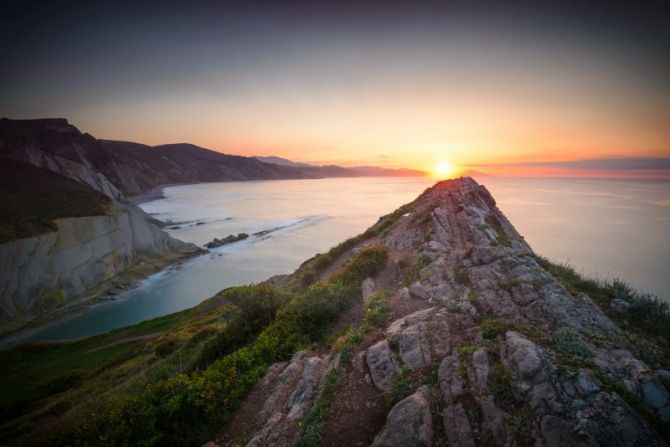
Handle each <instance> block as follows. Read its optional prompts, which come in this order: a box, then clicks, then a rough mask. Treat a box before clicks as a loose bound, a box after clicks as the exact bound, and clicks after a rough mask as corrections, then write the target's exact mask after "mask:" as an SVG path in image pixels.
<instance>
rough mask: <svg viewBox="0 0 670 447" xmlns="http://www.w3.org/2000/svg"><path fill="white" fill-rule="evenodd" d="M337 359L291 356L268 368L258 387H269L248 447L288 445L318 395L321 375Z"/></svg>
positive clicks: (314, 355)
mask: <svg viewBox="0 0 670 447" xmlns="http://www.w3.org/2000/svg"><path fill="white" fill-rule="evenodd" d="M337 362H338V359H337V358H336V359H333V360H332V361H331V359H330V358H329V357H326V358H321V357H319V356H318V355H316V354H313V353H311V352H308V351H300V352H297V353H295V354H294V355H293V357H292V358H291V361H290V362H288V364H286V363H277V364H274V365H272V366H271V367H270V368H269V370H268V372H267V373H266V375H265V377H264V378H263V379H262V381H261V384H262V386H263V388H266V389H267V388H270V389H271V391H270V393H269V394H268V396H267V398H266V399H265V402H264V403H263V407H262V409H261V410H260V411H259V412H258V414H257V416H256V425H257V426H258V427H260V429H259V430H258V431H256V432H255V433H254V434H253V436H252V438H251V440H250V441H249V443H248V444H247V446H248V447H260V446H265V445H277V446H290V445H292V443H293V440H294V437H295V434H296V433H297V431H298V427H299V423H300V421H301V420H302V418H303V417H304V416H305V414H306V412H307V411H308V410H309V408H310V407H311V405H312V403H313V402H314V400H315V399H316V396H317V395H318V390H319V387H320V386H321V382H322V380H323V377H324V375H325V374H326V372H327V371H328V369H329V368H330V367H334V366H336V365H337Z"/></svg>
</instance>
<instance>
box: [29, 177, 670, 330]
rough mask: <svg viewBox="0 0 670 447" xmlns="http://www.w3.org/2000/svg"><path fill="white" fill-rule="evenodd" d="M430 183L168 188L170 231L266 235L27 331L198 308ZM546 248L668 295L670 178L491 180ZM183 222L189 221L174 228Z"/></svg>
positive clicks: (337, 237) (94, 326) (323, 246)
mask: <svg viewBox="0 0 670 447" xmlns="http://www.w3.org/2000/svg"><path fill="white" fill-rule="evenodd" d="M432 183H433V180H432V179H427V178H357V179H320V180H281V181H254V182H234V183H210V184H200V185H189V186H178V187H170V188H166V190H165V192H164V194H165V196H166V197H165V199H161V200H157V201H153V202H148V203H145V204H143V205H142V208H144V209H145V210H146V211H147V212H149V213H151V214H153V215H154V216H155V217H157V218H159V219H162V220H169V221H172V222H176V224H175V225H173V226H172V227H171V228H173V229H169V230H168V231H169V232H170V233H171V234H172V235H173V236H175V237H177V238H180V239H182V240H186V241H190V242H194V243H196V244H199V245H202V244H204V243H206V242H209V241H211V240H212V239H214V238H215V237H218V238H221V237H225V236H227V235H228V234H231V233H235V234H236V233H239V232H245V233H249V234H252V233H258V232H263V234H262V235H258V236H252V237H251V238H249V239H247V240H245V241H242V242H239V243H236V244H232V245H228V246H224V247H220V248H217V249H214V250H212V251H211V253H208V254H205V255H202V256H199V257H197V258H194V259H191V260H188V261H186V262H184V263H181V264H178V265H176V266H173V267H170V268H168V269H166V270H164V271H162V272H159V273H157V274H155V275H152V276H151V277H149V278H148V279H147V280H145V281H144V282H143V283H142V284H141V285H140V286H139V287H137V288H135V289H133V290H131V291H129V292H127V293H126V294H125V295H123V296H122V297H120V299H118V300H117V301H113V302H105V303H102V304H99V305H95V306H92V307H91V308H90V309H89V310H87V311H86V312H85V313H83V314H81V315H77V316H74V317H72V318H68V319H66V320H62V321H59V322H56V323H54V324H51V325H49V326H48V327H43V328H40V329H38V330H35V331H33V332H31V333H24V334H22V335H21V337H22V338H24V339H61V338H74V337H81V336H86V335H91V334H95V333H99V332H104V331H108V330H111V329H115V328H119V327H123V326H127V325H130V324H134V323H138V322H140V321H143V320H146V319H149V318H154V317H158V316H161V315H165V314H168V313H172V312H176V311H179V310H182V309H186V308H189V307H192V306H194V305H196V304H198V303H200V302H201V301H202V300H204V299H206V298H208V297H210V296H212V295H213V294H215V293H216V292H218V291H220V290H221V289H223V288H226V287H229V286H233V285H240V284H247V283H253V282H258V281H262V280H265V279H267V278H268V277H270V276H272V275H276V274H283V273H290V272H292V271H293V270H295V268H296V267H298V266H299V265H300V264H301V263H302V262H303V261H304V260H306V259H307V258H309V257H311V256H313V255H314V254H316V253H319V252H323V251H326V250H328V249H329V248H330V247H332V246H333V245H335V244H337V243H339V242H341V241H342V240H344V239H347V238H349V237H351V236H354V235H356V234H358V233H360V232H362V231H364V230H365V229H366V228H368V227H369V226H370V225H372V224H373V223H374V222H375V221H376V220H377V218H378V217H379V216H381V215H383V214H386V213H388V212H391V211H393V210H394V209H396V208H397V207H398V206H400V205H402V204H404V203H407V202H409V201H411V200H413V199H414V198H415V197H416V196H417V195H418V194H420V193H421V192H422V191H423V190H424V189H425V188H426V187H428V186H430V185H431V184H432ZM480 183H483V184H484V185H486V186H487V187H488V188H489V190H490V191H491V193H492V194H493V196H494V197H495V198H496V200H497V202H498V205H499V207H500V208H501V209H502V211H503V212H504V213H505V214H506V215H507V216H508V217H509V219H510V220H511V221H512V223H513V224H514V225H515V226H516V228H517V229H518V230H519V231H520V232H521V234H523V235H524V236H525V237H526V240H527V241H528V242H529V243H530V244H531V246H532V247H533V248H534V249H535V251H536V252H538V253H540V254H543V255H545V256H547V257H549V258H550V259H552V260H554V261H559V262H566V261H567V262H570V263H571V264H572V265H573V266H574V267H575V268H576V269H577V270H578V271H581V272H583V273H585V274H587V275H589V276H595V277H600V278H613V277H619V278H623V279H625V280H626V281H628V282H629V283H631V284H632V285H633V286H634V287H637V288H640V289H642V290H645V291H648V292H652V293H655V294H657V295H659V296H660V297H663V298H666V297H669V296H670V275H668V274H667V272H668V266H669V265H670V236H669V235H668V230H669V229H670V183H668V182H650V181H621V180H616V181H615V180H567V179H561V180H553V179H500V178H482V179H480ZM174 227H179V228H174Z"/></svg>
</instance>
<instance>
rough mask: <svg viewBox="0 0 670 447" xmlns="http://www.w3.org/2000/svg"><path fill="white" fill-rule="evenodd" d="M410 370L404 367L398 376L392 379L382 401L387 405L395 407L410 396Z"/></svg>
mask: <svg viewBox="0 0 670 447" xmlns="http://www.w3.org/2000/svg"><path fill="white" fill-rule="evenodd" d="M411 374H412V370H411V369H410V368H409V367H407V366H405V367H403V369H402V371H400V374H398V375H397V376H396V377H395V379H393V384H392V385H391V389H390V390H389V391H387V392H386V393H385V394H384V399H386V403H387V404H388V405H390V406H391V405H395V404H397V403H398V402H400V401H401V400H403V399H404V398H406V397H407V396H409V395H410V394H412V391H413V389H414V388H413V386H412V382H411V380H410V376H411Z"/></svg>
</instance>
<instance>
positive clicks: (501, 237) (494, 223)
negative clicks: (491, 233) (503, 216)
mask: <svg viewBox="0 0 670 447" xmlns="http://www.w3.org/2000/svg"><path fill="white" fill-rule="evenodd" d="M486 223H487V224H489V225H490V226H491V228H493V229H494V230H495V232H496V234H497V235H498V243H499V244H500V245H504V246H506V247H511V246H512V240H511V239H510V237H509V236H508V235H507V232H506V231H505V228H503V226H502V224H501V223H500V221H499V220H498V218H497V217H496V216H495V215H494V214H489V215H488V216H486Z"/></svg>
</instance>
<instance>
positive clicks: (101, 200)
mask: <svg viewBox="0 0 670 447" xmlns="http://www.w3.org/2000/svg"><path fill="white" fill-rule="evenodd" d="M0 197H2V205H0V244H2V243H5V242H8V241H12V240H15V239H21V238H26V237H30V236H36V235H39V234H43V233H48V232H51V231H55V230H56V228H57V227H56V224H55V223H54V220H55V219H60V218H65V217H83V216H101V215H104V214H105V212H106V209H107V206H108V204H109V203H110V200H109V198H107V197H106V196H105V195H103V194H101V193H99V192H97V191H94V190H92V189H91V188H89V187H87V186H85V185H82V184H81V183H78V182H76V181H74V180H70V179H69V178H66V177H63V176H60V175H58V174H55V173H53V172H51V171H48V170H46V169H40V168H37V167H34V166H32V165H29V164H27V163H22V162H20V161H18V160H14V159H12V158H8V157H5V156H0Z"/></svg>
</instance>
